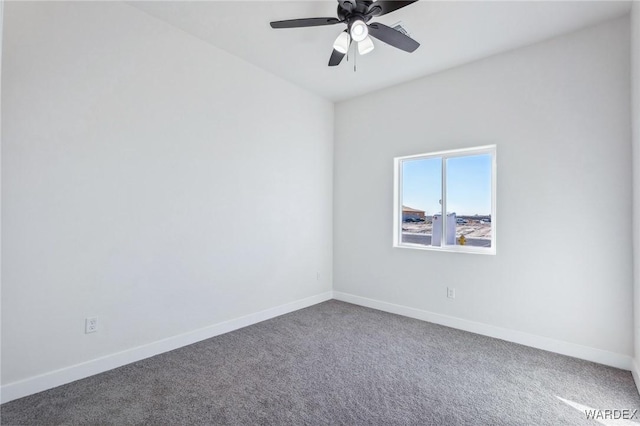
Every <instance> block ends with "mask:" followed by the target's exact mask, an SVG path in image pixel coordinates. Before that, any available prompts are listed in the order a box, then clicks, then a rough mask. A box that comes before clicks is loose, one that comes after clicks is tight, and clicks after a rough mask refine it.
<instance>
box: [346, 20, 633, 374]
mask: <svg viewBox="0 0 640 426" xmlns="http://www.w3.org/2000/svg"><path fill="white" fill-rule="evenodd" d="M629 66H630V63H629V19H628V17H625V18H621V19H618V20H615V21H611V22H608V23H604V24H602V25H599V26H597V27H593V28H589V29H586V30H583V31H580V32H577V33H574V34H571V35H567V36H563V37H559V38H556V39H552V40H550V41H547V42H544V43H541V44H537V45H533V46H529V47H526V48H523V49H519V50H516V51H512V52H509V53H505V54H501V55H498V56H494V57H490V58H487V59H485V60H481V61H478V62H475V63H472V64H469V65H466V66H462V67H459V68H455V69H452V70H449V71H446V72H443V73H440V74H437V75H433V76H429V77H425V78H422V79H419V80H415V81H413V82H410V83H407V84H404V85H401V86H396V87H394V88H391V89H388V90H383V91H380V92H377V93H374V94H370V95H367V96H363V97H360V98H357V99H354V100H351V101H347V102H343V103H340V104H338V105H337V106H336V135H337V136H336V145H335V147H334V151H335V156H334V158H335V160H334V161H335V164H334V168H335V174H334V182H335V185H334V290H335V291H336V292H340V293H345V294H347V295H355V296H359V297H360V298H359V299H353V298H347V299H349V300H352V299H353V300H359V301H361V302H362V301H363V300H365V299H362V298H368V299H373V301H370V302H371V303H372V305H375V306H387V307H392V309H393V305H391V304H395V305H400V306H401V307H404V308H407V307H409V308H415V309H416V310H417V311H410V310H407V309H405V310H404V311H403V312H427V313H431V314H438V315H436V316H433V317H437V318H440V319H446V320H447V321H449V322H448V323H450V324H458V323H463V322H464V321H462V322H461V321H458V320H467V321H466V322H464V324H466V325H469V324H479V325H483V324H484V325H487V326H491V327H493V328H492V329H493V330H496V329H502V330H507V332H506V333H503V334H502V335H504V336H515V335H520V336H521V335H526V336H534V337H535V336H538V337H540V339H538V341H539V342H542V341H544V342H547V343H548V342H561V343H562V342H564V343H567V344H573V345H574V346H572V347H574V348H585V347H586V348H587V349H589V348H592V349H593V351H591V353H592V354H593V353H597V354H605V356H604V358H603V359H602V360H603V361H604V362H607V359H609V361H610V363H612V364H622V365H624V364H625V363H626V364H627V366H628V365H630V361H631V358H630V357H631V356H632V355H633V344H632V341H633V339H632V316H633V314H632V253H631V247H632V242H631V240H632V238H631V229H630V224H631V160H630V154H631V149H630V138H631V135H630V126H629V123H630V120H631V118H630V110H629V91H630V84H629V81H630V75H629ZM493 143H495V144H497V159H498V182H497V186H498V190H497V191H498V193H497V196H498V198H497V203H498V204H497V206H498V207H497V209H498V223H497V233H498V245H497V255H496V256H486V255H471V254H460V253H445V252H434V251H419V250H408V249H394V248H392V213H393V206H392V200H393V185H392V183H393V158H394V157H396V156H403V155H410V154H418V153H425V152H431V151H439V150H446V149H454V148H463V147H472V146H478V145H486V144H493ZM636 190H637V187H636ZM447 286H452V287H454V288H456V289H457V292H456V299H455V300H451V299H447V298H446V287H447ZM343 297H344V295H343ZM374 302H375V303H374ZM378 302H382V303H378ZM376 303H377V305H376ZM400 311H402V309H400ZM418 316H419V315H418ZM424 317H426V318H430V317H429V316H428V315H427V316H424ZM456 321H457V322H456ZM445 322H446V321H445ZM491 327H488V328H485V329H489V328H491ZM470 328H471V329H477V330H483V328H482V327H481V326H479V327H476V328H473V327H470ZM508 331H513V332H514V333H512V334H509V332H508ZM518 333H524V334H518ZM550 339H551V340H550ZM520 340H522V341H526V339H520ZM533 340H534V341H535V339H533ZM551 346H552V345H551ZM551 346H550V347H551ZM565 347H568V346H567V345H565ZM587 352H589V351H587ZM607 355H612V357H610V358H607ZM598 356H599V355H598ZM592 358H594V359H596V358H597V356H593V357H592Z"/></svg>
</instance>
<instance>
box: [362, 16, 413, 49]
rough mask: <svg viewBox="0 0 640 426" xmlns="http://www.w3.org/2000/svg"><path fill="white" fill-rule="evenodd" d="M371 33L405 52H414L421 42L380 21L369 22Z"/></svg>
mask: <svg viewBox="0 0 640 426" xmlns="http://www.w3.org/2000/svg"><path fill="white" fill-rule="evenodd" d="M369 35H371V36H372V37H375V38H377V39H378V40H380V41H383V42H385V43H387V44H389V45H391V46H393V47H397V48H398V49H400V50H404V51H405V52H413V51H414V50H416V49H417V48H418V47H420V43H418V42H417V41H415V40H414V39H412V38H411V37H407V36H406V35H404V34H402V33H401V32H400V31H396V30H394V29H393V28H391V27H387V26H386V25H384V24H381V23H380V22H376V23H373V24H369Z"/></svg>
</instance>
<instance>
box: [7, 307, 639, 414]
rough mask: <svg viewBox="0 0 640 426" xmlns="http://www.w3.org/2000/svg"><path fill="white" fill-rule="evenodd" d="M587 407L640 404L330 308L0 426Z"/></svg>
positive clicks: (438, 332) (417, 325)
mask: <svg viewBox="0 0 640 426" xmlns="http://www.w3.org/2000/svg"><path fill="white" fill-rule="evenodd" d="M559 398H563V399H564V400H565V401H569V402H565V401H563V400H561V399H559ZM576 404H580V405H576ZM582 406H586V407H589V408H594V409H603V410H604V409H620V410H621V409H630V410H634V409H640V398H639V396H638V393H637V392H636V389H635V386H634V383H633V379H632V377H631V374H630V373H629V372H627V371H623V370H618V369H615V368H610V367H605V366H602V365H598V364H594V363H591V362H587V361H581V360H578V359H574V358H569V357H565V356H562V355H557V354H553V353H549V352H545V351H541V350H537V349H532V348H528V347H525V346H521V345H517V344H513V343H508V342H505V341H502V340H497V339H492V338H488V337H483V336H479V335H475V334H472V333H467V332H464V331H459V330H455V329H451V328H447V327H442V326H438V325H434V324H430V323H425V322H422V321H417V320H412V319H409V318H404V317H401V316H397V315H392V314H387V313H384V312H379V311H375V310H372V309H367V308H362V307H358V306H354V305H350V304H347V303H342V302H337V301H329V302H325V303H322V304H319V305H315V306H312V307H310V308H307V309H303V310H300V311H297V312H294V313H291V314H288V315H284V316H281V317H278V318H275V319H272V320H269V321H265V322H262V323H260V324H256V325H253V326H250V327H247V328H244V329H241V330H237V331H234V332H232V333H228V334H225V335H222V336H218V337H215V338H212V339H209V340H206V341H203V342H200V343H197V344H194V345H191V346H188V347H185V348H181V349H178V350H175V351H172V352H168V353H166V354H162V355H159V356H156V357H153V358H150V359H147V360H144V361H140V362H136V363H134V364H130V365H127V366H124V367H121V368H118V369H115V370H112V371H109V372H106V373H103V374H100V375H97V376H93V377H90V378H87V379H83V380H79V381H77V382H74V383H71V384H68V385H65V386H60V387H58V388H55V389H52V390H49V391H46V392H42V393H39V394H36V395H32V396H29V397H26V398H22V399H19V400H16V401H12V402H10V403H7V404H4V405H2V407H1V415H2V417H1V421H2V424H6V425H28V424H37V425H48V424H91V425H93V424H118V425H122V424H149V425H187V424H221V425H222V424H232V425H236V424H241V425H255V424H260V425H302V424H309V425H329V424H331V425H334V424H335V425H395V424H398V425H457V424H473V425H480V424H485V425H519V424H523V425H525V424H526V425H531V424H535V425H545V424H546V425H560V424H564V425H579V424H592V425H593V424H598V423H596V422H595V421H593V420H589V421H587V420H586V416H585V413H584V411H583V410H582V409H581V407H582ZM636 421H637V420H636Z"/></svg>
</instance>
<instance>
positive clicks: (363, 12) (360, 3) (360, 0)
mask: <svg viewBox="0 0 640 426" xmlns="http://www.w3.org/2000/svg"><path fill="white" fill-rule="evenodd" d="M371 3H373V1H371V0H340V1H339V2H338V18H339V19H340V20H341V21H345V22H347V24H349V25H350V23H351V22H352V21H355V20H356V19H361V20H363V21H364V22H369V21H370V20H371V18H372V17H373V16H374V15H371V14H367V10H369V6H371Z"/></svg>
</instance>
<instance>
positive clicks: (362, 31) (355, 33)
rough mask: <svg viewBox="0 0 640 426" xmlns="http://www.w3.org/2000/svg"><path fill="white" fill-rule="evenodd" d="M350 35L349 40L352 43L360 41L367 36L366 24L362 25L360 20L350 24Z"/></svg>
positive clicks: (362, 22)
mask: <svg viewBox="0 0 640 426" xmlns="http://www.w3.org/2000/svg"><path fill="white" fill-rule="evenodd" d="M349 33H350V34H351V38H352V39H353V41H358V42H360V41H362V40H364V39H365V38H367V36H368V35H369V29H368V28H367V24H365V23H364V21H363V20H361V19H356V20H355V21H353V22H351V29H350V30H349Z"/></svg>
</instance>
